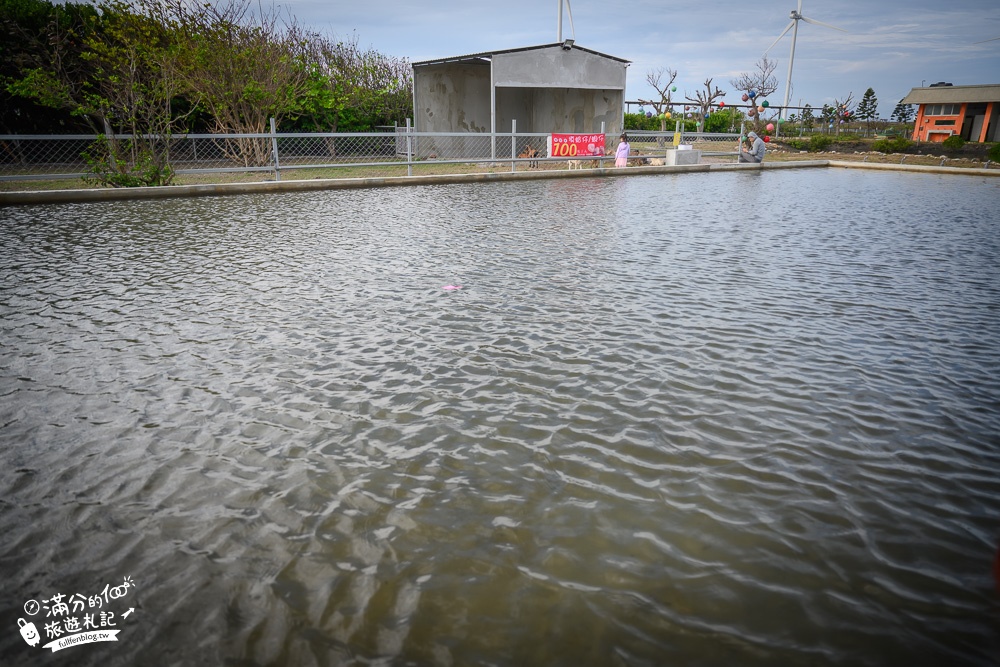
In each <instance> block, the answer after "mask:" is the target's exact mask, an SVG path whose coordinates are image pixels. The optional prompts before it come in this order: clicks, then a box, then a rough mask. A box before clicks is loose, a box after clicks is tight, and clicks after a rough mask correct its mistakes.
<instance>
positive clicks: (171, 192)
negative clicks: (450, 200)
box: [0, 160, 1000, 206]
mask: <svg viewBox="0 0 1000 667" xmlns="http://www.w3.org/2000/svg"><path fill="white" fill-rule="evenodd" d="M815 167H841V168H846V169H875V170H883V171H886V170H889V171H910V172H918V173H927V174H953V175H961V176H997V177H1000V169H955V168H953V167H935V166H916V165H905V164H904V165H897V164H884V163H868V162H845V161H837V160H806V161H793V162H777V161H775V162H766V161H765V162H764V163H763V164H737V163H726V164H718V163H716V164H696V165H682V166H670V167H667V166H663V167H629V168H627V169H616V168H614V167H604V168H597V169H573V170H555V169H553V170H548V171H532V172H527V171H524V172H509V173H508V172H501V173H485V174H484V173H480V174H444V175H435V176H390V177H382V178H329V179H307V180H289V181H261V182H257V183H218V184H201V185H169V186H161V187H145V188H100V189H88V190H37V191H24V192H0V206H17V205H26V204H67V203H82V202H94V201H119V200H126V199H166V198H172V197H212V196H225V195H243V194H261V193H270V192H275V193H276V192H306V191H312V190H343V189H358V188H381V187H393V186H401V185H441V184H448V183H477V182H482V183H488V182H493V181H521V180H538V179H553V178H594V177H598V176H648V175H650V174H684V173H692V172H712V171H735V170H744V169H766V170H770V169H807V168H815Z"/></svg>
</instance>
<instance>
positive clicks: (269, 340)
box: [0, 169, 1000, 666]
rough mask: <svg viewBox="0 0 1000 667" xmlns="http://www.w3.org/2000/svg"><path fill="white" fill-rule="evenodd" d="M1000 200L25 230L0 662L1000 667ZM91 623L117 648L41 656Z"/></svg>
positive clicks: (132, 218) (114, 222)
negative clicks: (998, 569) (996, 665)
mask: <svg viewBox="0 0 1000 667" xmlns="http://www.w3.org/2000/svg"><path fill="white" fill-rule="evenodd" d="M998 201H1000V179H987V178H983V177H972V176H935V175H912V174H882V173H876V174H873V173H867V172H860V171H847V170H836V169H803V170H787V171H773V172H771V171H769V172H763V173H762V172H750V173H748V172H733V173H720V174H711V175H706V174H687V175H675V176H649V177H645V176H643V177H629V178H604V179H573V180H550V181H532V182H518V183H495V184H485V185H484V184H477V185H449V186H428V187H419V188H417V187H407V188H397V189H383V190H370V191H341V192H315V193H302V194H284V195H267V196H244V197H229V198H205V199H191V200H171V201H147V202H142V201H138V202H130V203H108V204H88V205H65V206H48V207H23V208H7V209H0V336H2V338H0V534H2V535H3V536H4V537H3V541H2V542H0V564H2V572H3V574H4V576H3V577H2V578H0V618H2V621H3V623H4V624H5V627H7V628H8V631H6V632H4V633H2V636H0V656H2V657H3V660H2V662H3V663H4V664H36V665H51V664H57V663H58V664H94V665H97V664H100V665H106V664H121V665H126V664H129V665H130V664H156V665H220V664H232V665H278V664H287V665H340V664H358V665H362V664H386V665H388V664H392V665H431V664H434V665H567V666H579V665H663V664H682V665H805V664H808V665H845V664H850V665H886V664H897V665H904V664H905V665H925V664H926V665H931V664H934V665H940V664H991V661H992V660H995V659H996V658H997V656H998V655H1000V596H998V595H997V593H996V592H995V591H994V582H993V580H992V575H991V569H990V568H991V563H992V559H993V558H994V554H995V553H996V549H997V539H998V537H1000V218H998V216H997V202H998ZM444 286H461V289H451V290H445V289H442V288H443V287H444ZM127 581H130V582H131V584H130V585H126V583H125V582H127ZM105 587H108V588H105ZM115 590H117V591H118V593H119V596H118V597H116V598H112V597H111V596H110V594H109V591H111V592H113V591H115ZM102 591H103V595H102ZM123 591H124V592H123ZM57 595H63V596H65V598H64V599H57V598H56V597H55V596H57ZM74 595H79V596H82V599H83V601H81V599H80V598H73V596H74ZM95 598H101V599H102V600H103V601H101V600H98V602H100V604H101V606H99V607H95V606H94V604H95V603H94V599H95ZM71 599H74V600H75V601H76V602H78V603H79V604H78V605H77V604H74V603H71V602H70V600H71ZM30 600H35V601H36V602H39V603H42V604H44V605H45V606H47V609H46V608H45V606H43V607H42V608H40V610H39V611H38V612H37V613H36V614H34V615H31V614H29V613H28V611H27V610H26V609H25V608H24V605H25V604H26V603H27V602H28V601H30ZM60 601H64V602H66V603H68V604H67V609H66V612H65V613H61V608H59V607H58V606H57V605H58V603H59V602H60ZM128 609H132V610H133V611H132V612H128ZM127 612H128V613H127ZM102 613H103V616H102ZM126 613H127V615H126ZM87 614H90V615H91V625H92V628H101V627H103V628H104V629H112V628H113V629H115V630H118V634H117V641H115V642H94V643H91V644H87V645H76V646H68V647H66V648H63V649H61V651H60V653H58V654H57V655H55V656H53V655H52V654H51V653H50V651H49V650H48V649H44V650H43V648H42V646H34V647H33V646H29V645H28V644H27V643H26V642H25V641H24V640H23V639H22V638H21V637H20V636H19V635H18V632H17V626H18V619H19V618H24V619H26V620H33V621H34V624H35V625H36V627H37V629H38V631H39V634H40V635H41V644H43V645H44V644H48V643H50V642H53V641H56V640H58V639H60V638H65V637H66V636H68V635H70V634H72V632H71V631H70V629H68V626H71V625H72V623H70V621H69V620H68V619H69V618H70V617H76V618H77V622H79V623H81V624H83V623H84V621H85V619H86V616H87ZM109 614H110V616H109ZM102 621H103V623H104V625H103V626H102ZM56 632H59V633H61V634H59V635H56V636H54V635H55V633H56Z"/></svg>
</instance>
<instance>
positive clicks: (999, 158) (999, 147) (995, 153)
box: [986, 144, 1000, 162]
mask: <svg viewBox="0 0 1000 667" xmlns="http://www.w3.org/2000/svg"><path fill="white" fill-rule="evenodd" d="M986 158H987V159H988V160H989V161H990V162H1000V144H993V148H991V149H989V150H988V151H986Z"/></svg>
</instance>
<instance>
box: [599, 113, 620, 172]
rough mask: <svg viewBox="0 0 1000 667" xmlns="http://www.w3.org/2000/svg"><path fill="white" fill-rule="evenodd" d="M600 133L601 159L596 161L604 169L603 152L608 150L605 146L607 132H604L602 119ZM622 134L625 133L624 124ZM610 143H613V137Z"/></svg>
mask: <svg viewBox="0 0 1000 667" xmlns="http://www.w3.org/2000/svg"><path fill="white" fill-rule="evenodd" d="M601 134H603V135H604V150H603V151H601V159H600V160H598V161H597V164H599V165H600V166H601V169H604V154H605V153H607V152H608V147H607V142H608V134H607V132H605V129H604V121H603V120H602V121H601ZM622 134H625V125H624V124H623V125H622ZM611 143H614V139H612V140H611Z"/></svg>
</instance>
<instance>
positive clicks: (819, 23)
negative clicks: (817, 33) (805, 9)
mask: <svg viewBox="0 0 1000 667" xmlns="http://www.w3.org/2000/svg"><path fill="white" fill-rule="evenodd" d="M802 20H803V21H805V22H806V23H812V24H813V25H821V26H823V27H824V28H833V29H834V30H839V31H840V32H847V31H846V30H844V29H843V28H838V27H837V26H835V25H830V24H829V23H823V22H822V21H815V20H813V19H807V18H806V17H805V16H803V17H802Z"/></svg>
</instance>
